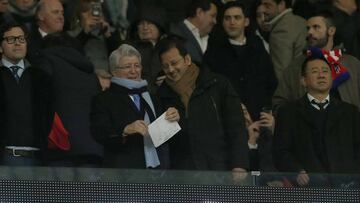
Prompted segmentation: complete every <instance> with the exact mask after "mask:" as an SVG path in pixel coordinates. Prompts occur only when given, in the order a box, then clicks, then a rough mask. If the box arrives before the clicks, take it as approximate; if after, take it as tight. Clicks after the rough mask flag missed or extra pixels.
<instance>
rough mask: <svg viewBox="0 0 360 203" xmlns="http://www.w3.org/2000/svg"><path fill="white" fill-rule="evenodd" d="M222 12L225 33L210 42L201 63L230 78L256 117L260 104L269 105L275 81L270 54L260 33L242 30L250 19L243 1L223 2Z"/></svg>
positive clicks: (255, 117) (257, 117)
mask: <svg viewBox="0 0 360 203" xmlns="http://www.w3.org/2000/svg"><path fill="white" fill-rule="evenodd" d="M223 16H224V17H223V19H222V25H223V27H224V30H225V32H226V35H227V37H226V38H224V39H222V41H221V43H218V44H217V45H216V46H212V45H210V46H209V49H208V50H207V51H206V53H205V55H204V63H206V64H207V65H209V67H210V69H211V70H212V71H214V72H216V73H219V74H222V75H224V76H226V77H227V78H228V79H229V80H230V82H231V84H232V85H233V87H234V88H235V90H236V92H237V93H238V94H239V96H240V99H241V101H242V103H244V104H245V106H246V107H247V108H248V110H249V112H250V115H251V117H252V119H255V120H258V119H259V115H260V112H261V108H262V107H264V106H271V97H272V95H273V93H274V91H275V88H276V84H277V80H276V77H275V73H274V69H273V66H272V63H271V59H270V56H269V55H268V53H267V52H266V50H265V48H264V46H263V44H262V42H261V40H260V38H259V37H257V36H255V35H253V34H252V33H250V32H247V33H246V32H245V29H246V28H247V27H248V26H249V24H250V20H249V14H248V12H247V9H246V8H245V6H244V5H243V4H242V3H239V2H236V1H233V2H228V3H227V4H225V6H224V14H223Z"/></svg>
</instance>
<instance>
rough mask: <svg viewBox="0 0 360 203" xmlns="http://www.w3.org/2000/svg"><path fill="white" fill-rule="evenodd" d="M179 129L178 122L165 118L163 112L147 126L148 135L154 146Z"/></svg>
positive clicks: (167, 138)
mask: <svg viewBox="0 0 360 203" xmlns="http://www.w3.org/2000/svg"><path fill="white" fill-rule="evenodd" d="M180 130H181V127H180V126H179V124H178V122H176V121H173V122H170V121H168V120H166V119H165V113H163V114H162V115H161V116H160V117H159V118H157V119H156V120H155V121H154V122H152V123H151V124H150V125H149V126H148V131H149V135H150V137H151V140H152V141H153V144H154V146H155V147H158V146H160V145H161V144H163V143H164V142H166V141H167V140H169V139H170V138H171V137H172V136H174V135H175V134H176V133H177V132H179V131H180Z"/></svg>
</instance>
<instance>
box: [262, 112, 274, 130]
mask: <svg viewBox="0 0 360 203" xmlns="http://www.w3.org/2000/svg"><path fill="white" fill-rule="evenodd" d="M260 127H266V128H269V130H271V132H272V133H274V127H275V119H274V116H273V115H272V114H271V113H266V112H261V113H260Z"/></svg>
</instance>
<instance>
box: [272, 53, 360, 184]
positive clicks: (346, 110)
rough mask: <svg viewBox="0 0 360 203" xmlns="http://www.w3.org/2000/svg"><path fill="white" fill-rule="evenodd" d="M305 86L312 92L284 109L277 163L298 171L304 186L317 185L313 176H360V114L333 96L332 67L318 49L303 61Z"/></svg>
mask: <svg viewBox="0 0 360 203" xmlns="http://www.w3.org/2000/svg"><path fill="white" fill-rule="evenodd" d="M301 74H302V76H301V83H302V85H303V86H304V87H306V89H307V93H306V94H305V95H304V96H303V97H302V98H300V99H298V100H295V101H292V102H289V103H287V104H285V105H283V106H281V107H280V109H279V111H278V114H277V121H276V125H275V137H274V145H273V149H274V163H275V165H276V167H277V168H278V169H279V170H280V171H283V172H297V173H299V174H298V176H297V177H296V182H297V184H298V185H300V186H303V185H307V184H312V179H311V176H309V174H310V173H358V171H359V169H360V127H359V123H360V114H359V111H358V109H357V108H356V107H355V106H354V105H351V104H348V103H345V102H342V101H340V100H338V99H337V98H336V97H333V96H331V95H330V89H331V87H332V76H331V74H332V71H331V65H330V64H329V63H328V61H327V59H325V58H324V57H323V55H322V53H321V52H318V49H316V48H315V49H312V50H311V52H310V57H309V58H308V59H306V60H305V61H304V63H303V66H302V70H301Z"/></svg>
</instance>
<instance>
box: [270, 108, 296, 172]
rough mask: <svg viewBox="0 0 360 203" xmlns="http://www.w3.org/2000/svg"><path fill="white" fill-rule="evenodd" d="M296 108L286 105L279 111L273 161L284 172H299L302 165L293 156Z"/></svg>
mask: <svg viewBox="0 0 360 203" xmlns="http://www.w3.org/2000/svg"><path fill="white" fill-rule="evenodd" d="M293 108H294V106H292V105H289V104H285V105H284V106H282V107H281V108H280V109H279V110H278V114H277V117H276V124H275V132H274V142H273V160H274V164H275V166H276V168H277V169H278V170H279V171H284V172H299V171H300V170H301V169H303V167H302V165H301V164H300V163H299V162H298V161H297V160H296V159H295V157H294V156H293V153H292V150H293V144H296V143H294V141H293V135H294V133H295V132H296V120H294V119H289V118H294V116H293V114H294V113H295V111H294V109H293Z"/></svg>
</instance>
